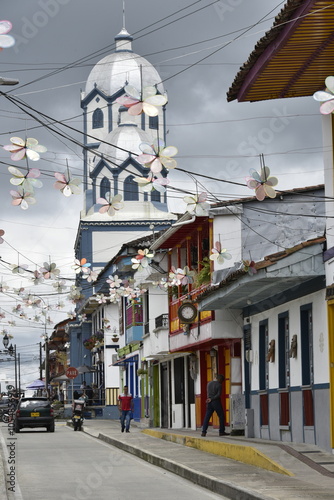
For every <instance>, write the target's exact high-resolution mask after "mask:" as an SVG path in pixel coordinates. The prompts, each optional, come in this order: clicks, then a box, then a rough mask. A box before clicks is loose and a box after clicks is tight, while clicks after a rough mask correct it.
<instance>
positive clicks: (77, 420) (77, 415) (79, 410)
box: [72, 399, 85, 431]
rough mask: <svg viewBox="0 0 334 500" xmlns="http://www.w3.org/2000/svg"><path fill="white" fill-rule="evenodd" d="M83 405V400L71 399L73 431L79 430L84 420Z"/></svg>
mask: <svg viewBox="0 0 334 500" xmlns="http://www.w3.org/2000/svg"><path fill="white" fill-rule="evenodd" d="M84 407H85V401H82V400H80V399H75V400H74V401H73V412H72V423H73V428H74V430H75V431H81V428H82V424H83V421H84V417H83V413H84Z"/></svg>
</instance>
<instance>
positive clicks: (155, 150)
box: [137, 139, 178, 174]
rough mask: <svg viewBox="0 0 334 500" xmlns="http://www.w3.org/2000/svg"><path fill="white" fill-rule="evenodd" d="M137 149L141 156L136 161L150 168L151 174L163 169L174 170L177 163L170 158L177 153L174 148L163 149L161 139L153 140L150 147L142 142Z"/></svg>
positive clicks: (163, 145) (163, 144)
mask: <svg viewBox="0 0 334 500" xmlns="http://www.w3.org/2000/svg"><path fill="white" fill-rule="evenodd" d="M139 148H140V149H141V151H142V152H143V154H141V155H139V156H137V161H138V162H139V163H141V164H142V165H145V167H148V168H150V169H151V172H153V173H155V174H156V173H159V172H161V170H162V169H163V167H165V168H168V169H171V168H176V166H177V162H176V160H174V159H173V158H172V156H175V155H176V154H177V152H178V150H177V148H176V147H175V146H167V147H165V143H164V141H163V140H162V139H155V140H154V141H153V144H152V145H151V144H148V143H147V142H142V143H141V144H140V145H139Z"/></svg>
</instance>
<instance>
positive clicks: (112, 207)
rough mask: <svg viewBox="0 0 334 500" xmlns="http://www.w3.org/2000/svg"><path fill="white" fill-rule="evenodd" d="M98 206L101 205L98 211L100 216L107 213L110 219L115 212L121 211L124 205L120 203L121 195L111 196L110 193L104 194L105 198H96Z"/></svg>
mask: <svg viewBox="0 0 334 500" xmlns="http://www.w3.org/2000/svg"><path fill="white" fill-rule="evenodd" d="M96 203H97V204H98V205H102V207H101V208H100V209H99V212H100V214H105V213H106V212H107V214H108V215H110V216H111V217H112V216H113V215H115V213H116V211H118V210H121V208H123V207H124V203H122V195H121V194H115V196H111V193H106V197H105V198H98V199H97V200H96Z"/></svg>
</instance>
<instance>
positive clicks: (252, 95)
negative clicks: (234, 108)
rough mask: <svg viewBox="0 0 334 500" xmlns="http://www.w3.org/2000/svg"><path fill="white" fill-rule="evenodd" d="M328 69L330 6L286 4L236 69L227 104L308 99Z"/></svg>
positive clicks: (332, 48) (333, 20)
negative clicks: (232, 102)
mask: <svg viewBox="0 0 334 500" xmlns="http://www.w3.org/2000/svg"><path fill="white" fill-rule="evenodd" d="M333 67H334V3H333V2H332V1H330V0H288V1H287V3H286V4H285V6H284V8H283V10H282V11H281V13H280V14H279V15H278V16H277V17H276V18H275V22H274V24H273V27H272V28H271V29H270V31H268V32H267V33H266V34H265V36H264V37H263V38H261V39H260V40H259V42H258V43H257V44H256V46H255V48H254V50H253V52H252V53H251V54H250V56H249V58H248V60H247V62H246V63H245V64H244V65H243V66H242V67H241V68H240V71H239V72H238V74H237V75H236V77H235V79H234V82H233V84H232V86H231V87H230V89H229V91H228V92H227V100H228V101H233V100H234V99H238V101H261V100H265V99H280V98H286V97H301V96H310V95H313V93H314V92H316V91H317V90H321V89H322V88H324V86H325V85H324V80H325V78H326V77H327V76H329V75H331V74H332V73H333Z"/></svg>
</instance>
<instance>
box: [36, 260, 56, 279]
mask: <svg viewBox="0 0 334 500" xmlns="http://www.w3.org/2000/svg"><path fill="white" fill-rule="evenodd" d="M39 270H40V272H41V273H42V274H43V276H44V279H46V280H49V279H52V278H53V279H54V278H57V276H58V275H59V274H60V270H59V269H57V264H55V263H54V262H50V263H48V262H44V263H43V267H40V268H39Z"/></svg>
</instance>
